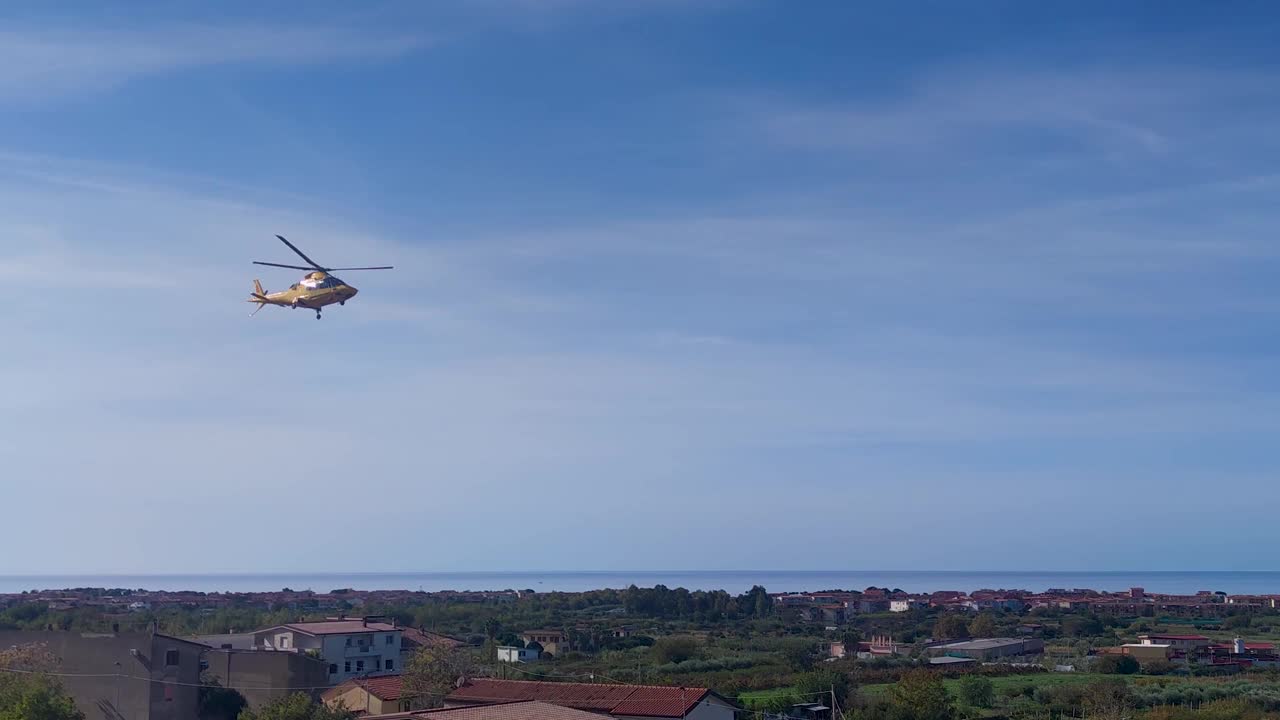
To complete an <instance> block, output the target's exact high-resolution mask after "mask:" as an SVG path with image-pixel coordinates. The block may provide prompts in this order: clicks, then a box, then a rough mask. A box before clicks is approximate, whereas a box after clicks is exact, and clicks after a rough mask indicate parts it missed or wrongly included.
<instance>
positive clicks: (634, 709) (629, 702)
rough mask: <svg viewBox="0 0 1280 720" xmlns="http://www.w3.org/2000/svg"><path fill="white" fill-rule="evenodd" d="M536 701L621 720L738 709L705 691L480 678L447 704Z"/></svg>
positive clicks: (721, 717) (707, 716)
mask: <svg viewBox="0 0 1280 720" xmlns="http://www.w3.org/2000/svg"><path fill="white" fill-rule="evenodd" d="M529 700H535V701H538V702H544V703H549V704H552V705H560V706H563V707H569V708H573V709H575V710H584V711H586V712H592V713H598V714H604V715H609V716H610V717H613V718H617V719H618V720H647V719H649V718H681V720H685V719H686V718H687V719H688V720H734V713H735V711H736V710H737V709H738V708H737V706H736V705H735V704H734V703H732V702H730V701H729V700H726V699H725V698H724V697H722V696H720V695H718V694H716V693H714V692H712V691H710V690H708V689H707V688H680V687H668V686H655V685H606V684H594V683H561V682H538V681H532V680H494V679H491V678H476V679H474V680H470V681H468V682H467V683H466V684H465V685H463V686H462V687H459V688H458V689H457V690H454V691H453V692H452V693H449V695H448V696H447V697H446V698H445V701H444V703H445V707H447V708H449V707H466V706H474V705H492V704H495V703H506V702H517V701H529Z"/></svg>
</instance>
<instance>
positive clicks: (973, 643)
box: [937, 638, 1027, 650]
mask: <svg viewBox="0 0 1280 720" xmlns="http://www.w3.org/2000/svg"><path fill="white" fill-rule="evenodd" d="M1025 642H1027V640H1026V639H1024V638H985V639H982V640H962V641H960V642H953V643H946V644H945V645H938V646H937V648H941V649H945V650H991V649H992V648H998V647H1004V646H1006V645H1021V644H1023V643H1025Z"/></svg>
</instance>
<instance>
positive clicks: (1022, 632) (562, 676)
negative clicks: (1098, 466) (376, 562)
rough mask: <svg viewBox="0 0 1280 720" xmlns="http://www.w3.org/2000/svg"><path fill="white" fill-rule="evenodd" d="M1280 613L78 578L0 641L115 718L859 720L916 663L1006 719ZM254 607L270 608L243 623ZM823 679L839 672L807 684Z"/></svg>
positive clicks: (890, 592) (1190, 683) (1138, 601)
mask: <svg viewBox="0 0 1280 720" xmlns="http://www.w3.org/2000/svg"><path fill="white" fill-rule="evenodd" d="M1273 618H1274V620H1275V621H1276V624H1277V625H1280V594H1275V595H1233V594H1227V593H1224V592H1220V591H1213V590H1204V591H1202V592H1198V593H1195V594H1192V595H1170V594H1162V593H1152V592H1147V591H1146V590H1144V589H1143V588H1138V587H1134V588H1129V589H1128V590H1123V591H1104V590H1092V589H1078V588H1072V589H1067V588H1062V589H1048V590H1043V591H1038V592H1032V591H1027V590H1011V589H1005V590H977V591H970V592H963V591H951V590H938V591H932V592H928V593H908V592H903V591H901V590H899V589H891V588H875V587H870V588H865V589H863V590H825V591H820V592H768V591H766V590H765V589H764V588H759V587H757V588H753V589H752V591H751V592H748V593H745V594H743V595H739V596H730V595H728V594H727V593H723V592H719V593H706V592H701V591H698V592H689V591H686V590H683V589H680V588H677V589H668V588H665V587H662V586H658V587H655V588H637V587H634V586H632V587H629V588H626V589H623V590H600V591H594V592H590V593H559V592H552V593H537V592H534V591H532V590H528V589H522V590H515V589H507V590H497V591H474V592H473V591H446V592H422V591H400V590H357V589H336V590H332V591H329V592H318V593H317V592H312V591H309V590H293V589H282V590H279V591H270V592H245V593H204V592H182V591H160V590H157V591H149V590H146V589H120V588H116V589H108V588H78V589H59V590H32V591H26V592H21V593H11V594H6V595H2V596H0V651H6V650H7V651H8V652H10V653H17V654H18V655H21V653H19V650H20V649H24V648H25V649H28V650H30V649H34V648H38V649H40V651H41V652H42V653H44V655H43V656H44V657H46V658H47V659H48V661H49V663H51V664H49V665H48V666H46V667H45V668H44V669H43V672H46V673H48V676H49V677H50V678H57V679H59V682H60V684H61V686H63V687H64V688H65V689H66V692H67V693H68V694H69V696H70V697H71V698H72V699H73V700H74V702H75V703H76V705H77V706H78V707H80V708H82V709H84V710H85V711H86V712H89V713H90V714H89V715H88V716H89V717H99V715H94V714H92V713H94V712H99V713H102V714H101V715H100V716H101V717H106V718H116V719H118V718H130V719H132V718H209V720H221V718H224V717H226V718H233V717H235V713H230V712H227V711H225V709H224V710H221V711H220V710H218V709H217V708H215V707H211V706H210V703H209V697H210V696H211V695H210V693H211V692H213V691H214V689H216V690H217V692H218V693H224V694H228V693H229V694H234V698H235V702H236V703H239V704H240V709H242V710H243V711H244V712H246V713H253V712H255V711H258V710H260V709H262V708H267V707H273V706H275V705H278V704H280V703H285V702H303V701H305V702H306V703H310V704H311V705H312V706H313V707H315V708H325V709H327V710H326V711H332V712H335V713H345V714H347V715H349V716H354V717H367V718H388V719H389V718H410V717H419V716H422V717H428V716H430V717H435V716H437V715H440V716H442V717H457V718H459V719H460V720H478V719H480V718H489V717H493V718H499V717H500V718H504V719H505V720H538V719H542V718H553V719H559V718H563V719H564V720H587V719H586V717H585V715H587V714H590V715H593V716H595V717H597V718H598V717H600V716H607V717H612V718H620V719H623V720H639V719H642V718H687V717H698V718H701V719H702V720H734V718H742V717H745V716H750V715H752V714H761V713H763V714H766V715H769V716H770V717H775V718H796V719H798V720H832V718H836V717H838V718H841V719H842V720H843V719H844V718H851V717H867V718H870V717H876V715H875V713H876V712H877V711H878V710H879V711H884V712H888V710H886V709H885V708H886V707H887V706H886V705H884V703H887V702H891V701H890V700H888V699H887V698H891V697H892V689H893V688H895V687H897V686H898V685H900V684H901V683H904V682H908V681H909V680H910V679H911V678H914V677H917V676H915V675H913V674H912V673H921V675H920V677H924V678H932V679H933V680H935V681H937V682H939V683H943V684H944V685H943V686H945V683H952V682H958V681H959V680H960V679H964V680H965V681H966V682H969V681H973V682H977V681H978V680H982V681H986V682H991V681H990V680H987V678H997V679H1000V680H1001V681H1002V682H1011V681H1012V680H1013V679H1018V678H1023V679H1025V680H1026V682H1027V683H1028V685H1027V687H1030V688H1032V689H1033V691H1032V692H1031V695H1030V696H1028V697H1024V698H1014V697H1010V698H1005V699H1002V700H1001V702H1003V703H1004V704H1003V705H1001V704H999V703H997V702H996V701H995V700H993V699H986V700H984V699H983V698H980V697H979V698H973V697H965V698H957V699H956V700H955V702H957V703H959V702H961V701H963V702H965V703H968V705H965V706H964V707H967V708H968V711H971V712H978V711H979V710H981V709H982V708H983V706H987V707H988V708H990V712H988V713H987V714H988V715H990V716H992V717H995V716H997V715H991V713H993V712H995V709H996V708H999V709H1000V712H1002V713H1006V714H1005V715H1001V716H1010V715H1009V714H1008V713H1009V712H1010V711H1014V710H1020V711H1023V712H1032V710H1031V708H1040V707H1042V706H1048V707H1055V706H1054V702H1057V701H1055V700H1054V699H1053V698H1052V697H1051V692H1048V691H1046V692H1047V693H1048V694H1046V693H1040V691H1039V690H1036V689H1035V688H1037V687H1041V686H1038V685H1037V683H1042V684H1043V683H1045V682H1046V680H1045V678H1061V679H1062V680H1061V681H1060V682H1061V683H1064V684H1061V685H1056V684H1055V685H1043V687H1048V688H1050V689H1051V690H1052V689H1053V688H1055V687H1058V688H1060V687H1077V685H1078V683H1076V681H1077V680H1080V681H1081V682H1083V681H1084V680H1095V681H1096V680H1097V679H1098V678H1123V679H1124V680H1125V681H1126V682H1129V683H1133V682H1137V679H1139V678H1143V677H1149V678H1159V681H1160V682H1161V683H1162V685H1161V687H1165V686H1167V685H1168V684H1169V683H1183V684H1185V685H1186V686H1187V687H1193V688H1198V687H1200V685H1202V684H1203V683H1204V682H1206V681H1207V679H1211V680H1212V681H1213V682H1216V683H1221V682H1222V681H1223V679H1224V678H1237V679H1238V681H1240V682H1253V683H1255V684H1258V683H1262V682H1263V681H1262V678H1270V677H1271V676H1270V675H1269V673H1270V672H1271V671H1272V670H1273V669H1276V668H1280V649H1278V645H1277V642H1278V641H1280V637H1277V635H1276V630H1277V629H1280V628H1273V627H1272V626H1271V623H1272V622H1273ZM236 621H247V622H256V624H253V625H245V626H238V625H236V626H233V625H231V624H230V623H232V622H236ZM424 621H429V624H428V622H424ZM441 668H444V669H441ZM0 669H4V666H3V665H0ZM8 669H15V668H14V666H13V665H12V664H11V665H10V666H9V668H8ZM442 678H443V679H442ZM974 679H978V680H974ZM912 681H913V682H914V680H912ZM815 682H817V683H820V684H822V683H825V686H829V690H827V691H825V692H817V694H816V696H815V695H814V693H813V692H806V691H805V689H806V688H811V687H813V686H814V683H815ZM1275 685H1276V681H1274V680H1270V679H1268V680H1266V681H1265V683H1263V687H1266V688H1270V689H1271V690H1276V689H1277V687H1273V686H1275ZM837 686H839V687H840V688H841V689H840V690H839V691H837V689H836V688H837ZM1084 687H1086V686H1085V685H1079V688H1081V689H1083V688H1084ZM1125 687H1126V688H1129V687H1130V685H1126V686H1125ZM1137 688H1138V686H1136V685H1135V686H1133V689H1134V690H1136V689H1137ZM824 695H826V696H825V697H824ZM296 698H302V700H298V699H296ZM1086 699H1087V698H1085V699H1079V698H1077V699H1076V700H1075V702H1085V700H1086ZM1069 702H1070V701H1068V703H1069ZM1134 702H1135V705H1138V704H1140V702H1142V701H1139V700H1138V699H1136V696H1135V699H1134ZM1060 704H1061V703H1060ZM877 709H878V710H877ZM220 712H221V713H222V714H219V713H220ZM979 714H981V713H979Z"/></svg>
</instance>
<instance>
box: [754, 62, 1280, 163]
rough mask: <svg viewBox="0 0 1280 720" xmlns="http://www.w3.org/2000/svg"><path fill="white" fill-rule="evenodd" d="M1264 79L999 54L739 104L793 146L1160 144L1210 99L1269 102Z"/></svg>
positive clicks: (1199, 120) (1181, 136)
mask: <svg viewBox="0 0 1280 720" xmlns="http://www.w3.org/2000/svg"><path fill="white" fill-rule="evenodd" d="M1273 84H1274V78H1272V77H1269V76H1267V75H1266V74H1263V73H1240V72H1225V71H1223V72H1215V71H1213V70H1209V69H1205V68H1203V67H1191V66H1189V67H1177V66H1165V67H1158V68H1146V69H1133V68H1127V67H1126V68H1123V69H1117V68H1111V67H1091V68H1058V69H1053V70H1037V69H1034V68H1025V69H1020V70H1013V69H1011V68H1010V66H1009V65H1007V64H1006V65H1001V66H998V67H997V66H988V67H985V68H968V69H965V70H959V69H955V68H947V69H945V70H939V71H936V72H933V73H926V74H924V75H922V76H921V77H920V78H919V79H918V80H917V82H915V83H914V84H911V85H909V86H907V87H906V88H905V89H904V90H902V91H901V92H890V93H886V94H884V95H879V96H877V95H867V96H864V97H862V98H861V99H859V100H858V101H857V102H848V101H846V102H843V103H840V102H836V103H803V102H793V101H788V100H785V99H781V100H779V99H775V100H769V101H760V100H751V101H748V102H746V103H745V105H744V109H745V110H746V111H747V112H748V113H749V114H750V115H751V116H753V117H755V118H756V120H757V121H759V122H760V123H761V126H762V127H763V128H764V129H765V130H766V131H767V132H768V133H769V134H770V135H771V136H772V137H773V138H774V139H775V140H776V141H778V142H781V143H784V144H787V145H791V146H793V147H797V148H811V149H820V150H856V151H882V152H903V151H918V152H928V153H932V152H937V151H939V150H943V151H947V152H956V151H970V152H973V153H981V152H987V151H990V150H991V149H992V147H993V146H994V147H1006V148H1007V147H1009V146H1010V145H1017V144H1019V143H1026V144H1028V146H1029V147H1030V146H1035V147H1038V148H1042V149H1047V150H1048V151H1050V152H1055V150H1054V148H1055V141H1056V142H1057V143H1058V144H1062V143H1082V144H1083V145H1084V147H1085V148H1087V149H1089V150H1092V151H1095V152H1097V151H1123V152H1140V153H1144V154H1148V155H1156V156H1161V155H1165V154H1167V153H1169V152H1171V151H1173V150H1175V149H1178V150H1182V151H1188V150H1194V149H1195V148H1194V147H1192V148H1188V147H1185V146H1183V145H1182V144H1181V143H1182V142H1183V141H1184V140H1186V139H1187V137H1186V136H1187V135H1188V134H1194V135H1195V136H1197V137H1204V136H1206V135H1208V134H1209V131H1210V129H1209V128H1208V127H1206V126H1205V125H1206V123H1205V118H1206V117H1212V116H1215V115H1217V110H1218V108H1221V107H1227V106H1230V107H1237V108H1239V107H1245V106H1257V105H1259V104H1264V105H1268V106H1272V107H1274V106H1275V102H1274V100H1273V95H1272V94H1271V93H1269V92H1268V89H1269V88H1270V87H1271V86H1272V85H1273ZM1218 119H1221V118H1218ZM1227 122H1228V123H1230V124H1234V122H1235V121H1233V120H1230V119H1228V120H1227ZM1255 129H1256V128H1255ZM1067 149H1068V150H1069V151H1072V152H1079V150H1080V148H1079V147H1077V146H1068V148H1067ZM1057 152H1061V151H1060V150H1058V151H1057Z"/></svg>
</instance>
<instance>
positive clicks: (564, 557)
mask: <svg viewBox="0 0 1280 720" xmlns="http://www.w3.org/2000/svg"><path fill="white" fill-rule="evenodd" d="M132 9H133V12H131V13H130V14H129V17H128V18H125V17H123V16H120V15H119V14H118V13H117V12H114V11H111V10H108V9H106V8H102V7H99V6H97V5H94V4H92V3H73V4H72V5H60V6H59V9H58V10H57V11H56V12H55V11H53V10H51V9H49V8H46V7H45V6H43V5H39V4H32V5H28V6H25V7H14V8H8V9H6V15H5V17H6V24H5V27H6V29H5V30H4V31H3V32H0V58H6V59H7V60H8V62H5V63H2V64H0V109H2V110H3V112H0V137H3V138H4V139H3V140H0V158H3V163H0V207H3V208H4V213H3V217H2V219H0V282H3V283H4V286H5V289H6V293H5V301H4V303H3V304H2V305H0V317H2V318H3V327H4V334H3V337H4V341H3V344H4V347H5V349H6V351H7V352H4V353H0V397H3V404H4V408H5V411H4V412H3V413H0V473H3V474H4V476H5V478H6V482H5V490H4V493H5V495H4V499H5V503H4V505H5V511H4V523H5V530H6V533H5V534H6V536H8V537H11V538H19V539H21V542H20V543H19V544H17V545H16V546H15V548H14V550H13V551H10V552H6V553H4V557H3V558H0V575H19V574H23V575H29V574H102V573H117V574H138V573H146V572H159V573H164V572H174V571H183V572H192V573H204V572H231V573H237V572H255V571H256V572H270V571H273V570H280V569H285V568H306V569H312V570H314V569H322V568H330V569H332V568H339V569H351V570H367V571H397V570H403V569H405V568H430V569H433V570H438V571H457V570H493V569H503V568H507V569H510V568H525V567H551V568H562V569H569V570H572V569H583V568H586V569H605V570H609V569H612V570H618V569H625V568H627V567H659V568H661V567H672V568H688V569H696V568H705V567H712V568H714V567H749V566H763V567H778V568H788V567H815V568H821V567H849V566H876V567H898V568H950V567H986V568H994V569H1010V570H1013V569H1018V568H1036V569H1043V570H1052V569H1082V568H1087V569H1096V570H1107V569H1118V570H1123V569H1126V568H1130V567H1132V566H1135V565H1137V566H1141V567H1142V568H1144V569H1153V570H1159V569H1166V570H1176V569H1188V568H1213V569H1221V570H1246V569H1265V568H1274V567H1275V561H1274V559H1273V558H1272V556H1271V554H1270V552H1269V549H1270V546H1271V543H1270V540H1271V538H1272V536H1273V534H1274V533H1273V531H1272V525H1273V515H1274V507H1275V506H1276V503H1277V501H1278V500H1280V490H1278V489H1277V488H1278V487H1280V484H1278V483H1277V479H1280V478H1278V477H1277V462H1276V456H1275V452H1274V449H1273V448H1274V445H1275V430H1276V428H1277V427H1280V392H1278V391H1280V380H1278V379H1277V375H1276V373H1275V372H1274V368H1275V366H1276V360H1277V355H1278V351H1280V342H1278V341H1277V334H1276V331H1275V328H1276V327H1278V326H1280V325H1278V323H1277V321H1278V320H1280V302H1278V300H1277V295H1276V292H1275V278H1276V277H1277V271H1280V243H1277V240H1276V238H1277V237H1278V236H1280V233H1278V232H1277V231H1278V230H1280V210H1277V208H1276V204H1275V197H1276V189H1277V186H1278V185H1280V167H1277V163H1276V160H1275V158H1276V157H1280V155H1277V152H1276V151H1277V150H1278V149H1280V148H1277V147H1276V145H1277V139H1276V133H1275V131H1274V128H1275V127H1276V125H1277V121H1278V120H1280V98H1277V96H1276V93H1275V91H1274V88H1275V87H1276V79H1277V60H1278V58H1277V52H1276V48H1275V43H1274V37H1275V33H1276V31H1277V30H1280V13H1277V12H1276V11H1275V10H1274V8H1272V7H1271V6H1269V5H1266V4H1254V5H1243V6H1235V7H1234V8H1233V9H1232V11H1231V12H1223V11H1222V10H1221V8H1219V7H1217V6H1208V5H1203V4H1197V3H1182V2H1174V3H1166V4H1164V5H1162V6H1161V8H1160V12H1158V13H1153V12H1151V9H1150V8H1149V7H1141V6H1138V5H1129V6H1126V5H1123V4H1121V5H1116V4H1114V3H1112V4H1104V3H1094V2H1086V3H1072V4H1070V5H1068V4H1065V3H1052V4H1027V3H1013V2H996V3H986V4H983V5H981V6H980V7H975V6H971V5H965V6H962V5H959V4H948V3H915V4H906V5H889V4H884V5H880V6H871V5H854V4H850V3H842V2H834V1H827V2H813V3H806V4H805V5H804V6H803V7H797V6H796V5H794V4H791V3H777V2H773V3H771V2H764V1H762V0H694V1H693V2H666V1H659V2H639V1H637V2H617V3H591V2H583V1H582V0H556V1H554V2H543V1H540V0H521V1H519V2H510V3H503V2H490V1H489V0H481V1H476V2H461V1H460V2H455V3H431V4H425V5H424V4H416V3H400V2H371V3H363V4H361V5H359V7H358V8H354V7H352V6H350V5H349V4H345V3H334V2H320V3H311V4H308V5H307V6H306V7H305V8H302V9H300V10H297V12H294V11H293V9H291V10H290V12H288V13H286V12H283V10H281V9H272V8H264V7H260V6H259V5H256V4H252V3H244V2H232V3H225V4H219V5H218V6H217V7H216V8H208V9H197V8H185V9H183V8H179V7H177V6H174V5H172V4H167V3H156V2H144V3H141V4H138V5H136V6H132ZM276 233H280V234H283V235H285V236H286V237H289V238H291V239H293V240H296V241H297V242H298V243H299V244H301V245H302V246H303V247H304V248H305V249H306V251H307V252H308V254H309V255H311V256H312V257H315V258H317V259H319V260H321V261H322V262H325V263H332V264H340V265H348V264H356V265H364V264H392V265H395V266H396V269H395V270H394V271H388V272H382V273H366V274H364V275H362V276H359V277H357V276H356V275H355V274H353V275H352V276H351V277H347V278H345V279H347V280H349V281H350V282H352V283H353V284H354V285H356V286H358V287H359V288H360V295H359V296H358V297H357V298H355V299H354V301H353V302H349V303H347V304H346V305H345V306H343V307H333V308H330V309H329V310H328V311H326V312H325V314H324V319H323V320H320V321H316V320H315V319H313V318H312V317H311V315H310V314H309V313H306V312H292V311H289V310H286V309H280V308H267V309H266V310H265V311H263V312H262V313H260V314H258V315H257V316H256V317H254V318H252V319H250V318H248V317H247V315H248V313H249V311H250V310H251V309H252V307H251V306H250V305H249V304H248V303H246V302H245V298H247V297H248V293H249V292H250V290H251V289H252V287H253V285H252V283H253V280H254V278H255V277H256V278H260V279H261V280H262V283H263V285H264V286H265V287H266V288H267V289H268V290H275V289H280V288H282V287H284V286H287V285H288V284H290V283H293V282H295V281H297V280H298V279H299V275H300V273H297V272H295V271H292V270H278V269H272V268H262V267H257V266H253V265H251V264H250V261H251V260H265V261H271V262H292V261H293V260H294V259H295V258H293V257H291V256H290V255H289V254H287V250H286V249H285V248H283V247H282V246H281V245H280V243H279V242H278V241H276V240H275V239H274V235H275V234H276Z"/></svg>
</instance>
